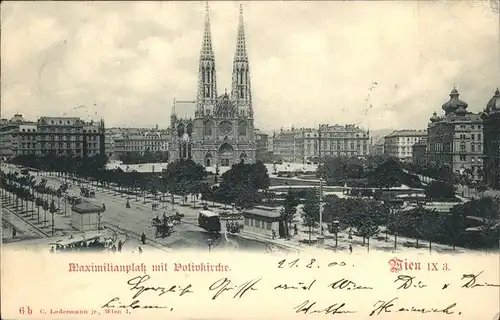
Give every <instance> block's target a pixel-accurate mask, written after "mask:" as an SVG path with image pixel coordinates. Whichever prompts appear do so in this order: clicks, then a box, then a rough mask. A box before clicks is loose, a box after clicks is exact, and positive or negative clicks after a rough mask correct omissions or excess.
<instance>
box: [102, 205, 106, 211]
mask: <svg viewBox="0 0 500 320" xmlns="http://www.w3.org/2000/svg"><path fill="white" fill-rule="evenodd" d="M102 211H106V205H105V204H104V203H103V204H102Z"/></svg>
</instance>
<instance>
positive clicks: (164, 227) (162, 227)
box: [151, 218, 174, 238]
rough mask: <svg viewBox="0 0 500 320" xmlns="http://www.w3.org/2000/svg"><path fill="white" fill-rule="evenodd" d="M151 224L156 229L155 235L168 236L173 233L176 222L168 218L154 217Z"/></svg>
mask: <svg viewBox="0 0 500 320" xmlns="http://www.w3.org/2000/svg"><path fill="white" fill-rule="evenodd" d="M151 226H152V227H153V228H154V229H155V237H162V238H165V237H168V236H170V235H171V234H172V231H173V229H174V223H173V222H172V221H169V220H168V219H158V218H154V219H153V220H152V221H151Z"/></svg>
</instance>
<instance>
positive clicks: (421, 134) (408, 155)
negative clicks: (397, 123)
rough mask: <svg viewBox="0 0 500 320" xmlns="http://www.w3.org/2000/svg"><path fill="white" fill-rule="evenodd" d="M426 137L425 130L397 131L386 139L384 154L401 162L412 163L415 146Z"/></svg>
mask: <svg viewBox="0 0 500 320" xmlns="http://www.w3.org/2000/svg"><path fill="white" fill-rule="evenodd" d="M426 136H427V132H426V131H424V130H395V131H393V132H392V133H390V134H388V135H387V136H385V137H384V153H385V154H386V155H388V156H391V157H395V158H398V159H399V160H401V161H412V160H413V155H412V153H413V149H412V147H413V145H414V144H415V143H417V142H419V141H420V140H422V139H423V138H425V137H426Z"/></svg>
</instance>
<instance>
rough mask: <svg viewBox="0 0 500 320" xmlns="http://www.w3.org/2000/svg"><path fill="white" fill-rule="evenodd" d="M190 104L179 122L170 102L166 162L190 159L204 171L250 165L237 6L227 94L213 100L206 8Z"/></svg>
mask: <svg viewBox="0 0 500 320" xmlns="http://www.w3.org/2000/svg"><path fill="white" fill-rule="evenodd" d="M195 104H196V110H195V112H194V115H192V116H191V117H190V118H182V117H180V116H178V115H177V114H176V112H175V102H174V108H173V111H172V115H171V120H170V129H171V139H170V142H171V148H170V152H171V161H175V160H177V159H192V160H193V161H195V162H197V163H199V164H202V165H204V166H214V165H219V166H231V165H233V164H235V163H239V162H241V161H243V162H246V163H253V162H255V153H256V143H255V132H254V114H253V105H252V91H251V82H250V68H249V60H248V54H247V49H246V40H245V29H244V23H243V10H242V7H241V6H240V15H239V23H238V30H237V39H236V52H235V55H234V59H233V73H232V87H231V92H230V93H229V94H228V93H227V91H226V92H225V93H224V94H222V95H219V94H218V91H217V70H216V65H215V55H214V51H213V48H212V35H211V31H210V18H209V12H208V4H207V8H206V13H205V29H204V33H203V42H202V48H201V54H200V61H199V68H198V92H197V98H196V101H195Z"/></svg>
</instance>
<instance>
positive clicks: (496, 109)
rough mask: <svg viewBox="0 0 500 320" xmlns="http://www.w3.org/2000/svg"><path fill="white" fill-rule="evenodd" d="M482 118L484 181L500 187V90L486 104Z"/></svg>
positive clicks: (491, 185)
mask: <svg viewBox="0 0 500 320" xmlns="http://www.w3.org/2000/svg"><path fill="white" fill-rule="evenodd" d="M481 118H482V120H483V131H484V134H483V143H484V149H483V153H484V154H483V165H484V170H483V173H484V176H483V179H484V183H485V184H486V185H487V186H488V187H490V188H492V189H496V190H499V189H500V91H499V90H498V89H497V90H496V91H495V95H494V96H493V98H491V99H490V101H489V102H488V103H487V104H486V108H485V110H484V112H483V114H482V115H481Z"/></svg>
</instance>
